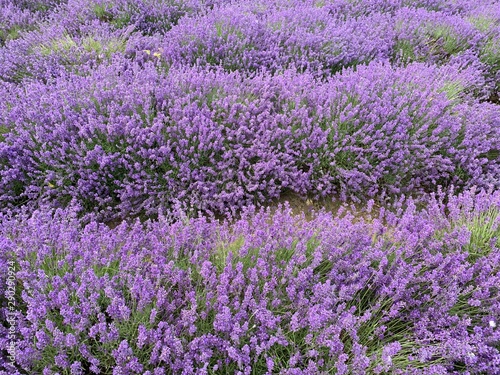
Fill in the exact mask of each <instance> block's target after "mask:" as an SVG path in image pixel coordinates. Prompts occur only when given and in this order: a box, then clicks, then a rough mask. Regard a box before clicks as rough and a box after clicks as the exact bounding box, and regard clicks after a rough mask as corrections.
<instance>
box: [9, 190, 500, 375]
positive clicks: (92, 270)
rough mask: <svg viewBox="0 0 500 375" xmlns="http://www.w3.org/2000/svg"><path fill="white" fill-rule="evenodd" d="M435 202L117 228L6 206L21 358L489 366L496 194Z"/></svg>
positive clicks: (49, 370)
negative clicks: (373, 211)
mask: <svg viewBox="0 0 500 375" xmlns="http://www.w3.org/2000/svg"><path fill="white" fill-rule="evenodd" d="M446 200H447V201H448V203H443V196H441V198H434V199H431V200H430V202H429V204H428V207H427V209H426V210H424V211H422V212H418V211H416V209H415V205H414V204H413V203H412V201H408V200H407V201H405V202H404V204H402V205H400V206H399V207H401V212H400V213H396V214H393V213H389V212H387V213H385V214H384V213H383V212H381V213H380V215H379V217H378V218H374V219H373V220H372V221H363V220H360V219H355V217H354V216H352V215H351V214H350V213H349V211H343V212H341V213H339V214H338V215H337V216H335V217H333V216H332V215H331V214H326V213H318V214H316V215H315V216H314V218H313V219H312V220H311V221H306V220H305V219H304V218H303V217H302V218H301V217H297V216H293V215H292V214H291V212H290V210H288V209H282V210H278V212H276V213H274V214H271V213H270V212H269V211H267V212H265V211H263V212H260V213H252V212H247V213H245V214H244V215H243V218H242V219H241V220H239V221H237V222H235V223H232V224H231V225H229V224H228V223H224V224H218V223H216V222H209V221H207V220H206V219H190V220H184V222H181V221H178V222H176V223H172V222H169V221H168V220H166V219H165V218H160V220H159V221H156V222H148V223H147V224H145V225H142V224H140V223H139V222H137V223H135V224H126V223H123V224H121V225H120V226H118V227H117V228H115V229H109V228H108V227H106V226H104V225H102V224H98V223H95V222H92V223H90V224H88V225H86V226H85V227H80V225H79V224H78V222H77V220H76V219H75V215H74V213H72V212H68V211H61V210H59V211H56V212H49V211H39V212H37V213H36V214H35V215H33V216H32V217H31V218H29V219H25V220H21V221H20V220H16V219H9V218H7V217H3V220H2V225H1V228H0V246H1V249H2V251H1V252H0V254H2V255H1V260H2V262H6V261H7V259H15V263H16V267H17V270H18V271H17V284H16V288H17V293H16V298H17V306H18V311H19V314H18V316H17V320H16V327H18V337H19V340H18V341H17V363H16V364H17V366H18V369H19V370H21V369H23V370H24V371H27V372H28V373H33V374H34V373H36V374H45V375H48V374H56V373H66V372H67V373H71V374H211V373H212V374H213V373H218V374H233V373H234V374H252V373H259V374H276V373H280V374H323V373H326V372H331V371H335V372H336V373H337V374H366V373H370V374H383V373H393V374H434V375H435V374H450V373H454V374H465V373H467V374H469V373H478V374H479V373H483V374H498V373H500V351H499V350H500V331H499V330H498V328H497V324H499V323H500V294H499V290H498V285H500V272H499V269H498V266H497V265H498V264H499V262H500V248H499V245H500V242H499V238H500V195H499V194H498V193H496V194H489V193H485V192H481V193H480V194H475V192H474V191H472V192H467V193H465V194H462V195H459V196H450V197H447V199H446ZM2 264H3V263H2ZM3 287H4V285H3V284H2V288H3ZM3 312H5V310H4V311H3ZM0 327H1V329H3V330H5V329H6V327H2V326H0ZM6 344H7V342H6V340H4V339H0V350H1V349H5V347H6ZM6 371H7V373H8V374H12V373H13V372H9V371H13V370H12V369H10V370H9V369H6ZM3 374H5V372H3Z"/></svg>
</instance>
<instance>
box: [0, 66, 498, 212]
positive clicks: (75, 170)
mask: <svg viewBox="0 0 500 375" xmlns="http://www.w3.org/2000/svg"><path fill="white" fill-rule="evenodd" d="M482 82H483V80H482V78H481V75H478V74H476V73H475V71H474V70H473V69H468V68H461V67H459V66H448V67H446V68H434V67H427V66H425V65H422V64H413V65H410V66H408V67H405V68H397V69H393V68H391V67H390V66H389V65H387V64H376V63H373V64H371V65H369V66H367V67H360V68H359V69H357V70H356V71H353V70H348V71H345V72H343V74H341V75H337V76H335V77H334V78H333V79H331V80H329V81H327V82H325V83H321V82H319V81H317V80H315V79H314V77H313V76H311V75H307V74H297V73H295V72H292V71H287V72H285V74H282V75H276V76H272V75H269V74H265V73H262V74H258V75H256V76H254V77H253V78H252V79H247V78H245V76H244V75H241V74H238V73H232V74H229V73H225V72H222V71H215V72H208V71H203V70H198V69H181V70H173V69H172V70H171V71H170V72H169V74H168V75H167V76H163V75H161V74H159V73H158V71H157V70H156V68H155V66H154V65H153V64H151V63H148V64H146V65H145V66H141V65H139V64H130V63H128V62H127V61H126V60H117V61H115V63H114V64H113V65H111V66H109V67H103V68H102V69H98V70H97V71H96V72H95V73H93V74H91V75H90V76H86V77H79V76H73V77H72V78H71V79H70V80H68V79H66V78H61V79H59V80H58V81H57V82H55V83H54V84H50V85H45V84H41V83H36V82H34V83H30V84H26V86H25V89H26V90H27V92H30V95H24V94H23V93H24V89H23V90H22V91H21V92H18V93H17V96H16V95H11V96H10V97H11V98H12V99H11V103H10V105H9V106H7V108H5V110H4V111H3V118H4V119H5V120H4V123H5V124H6V128H8V129H10V131H9V132H7V133H6V134H4V135H3V137H4V138H5V141H4V142H3V143H1V144H0V174H1V176H2V179H1V182H0V191H1V192H2V194H1V195H0V202H2V205H3V207H12V205H18V204H23V203H25V202H31V203H33V202H41V201H47V200H49V201H54V202H57V203H58V204H63V205H64V204H67V203H68V202H69V201H71V200H73V199H76V200H77V201H78V202H79V203H80V204H83V205H84V206H85V207H86V208H87V209H88V210H89V211H94V212H96V213H97V212H100V213H101V214H102V215H104V216H105V217H108V218H110V217H121V216H126V215H129V214H141V213H147V214H152V213H156V212H157V210H158V207H167V208H168V207H170V206H171V205H172V204H174V203H175V202H177V203H181V204H184V205H187V206H195V207H199V208H200V209H201V210H206V211H218V212H223V211H224V210H226V209H230V210H232V209H235V208H238V207H241V205H244V204H251V203H253V202H254V200H255V199H256V200H257V201H259V202H264V201H265V200H267V199H269V198H275V197H278V196H279V195H280V194H281V193H282V192H283V191H284V189H290V190H292V191H295V192H298V193H302V194H305V193H313V194H318V195H323V196H324V195H326V194H331V193H338V194H341V195H342V196H344V197H354V196H358V197H366V196H370V197H374V196H378V197H385V196H391V195H394V194H400V193H409V192H415V193H417V192H419V191H421V192H422V191H425V190H428V189H430V188H431V187H432V186H433V185H435V184H437V183H440V184H441V185H445V186H446V185H450V184H455V185H457V186H461V187H467V186H470V185H483V186H487V185H489V184H493V185H498V181H499V175H500V174H499V172H500V170H499V160H498V158H497V157H496V156H495V155H496V152H497V150H498V148H499V147H498V139H499V137H498V132H499V127H498V116H496V115H495V113H496V112H495V106H493V105H491V106H488V105H487V104H482V105H479V104H478V105H477V106H476V107H472V108H473V109H471V107H470V105H471V104H469V99H468V94H467V92H470V91H473V90H475V88H479V87H481V85H482ZM476 108H481V110H480V111H478V110H477V109H476ZM458 172H460V173H458Z"/></svg>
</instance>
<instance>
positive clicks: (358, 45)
mask: <svg viewBox="0 0 500 375" xmlns="http://www.w3.org/2000/svg"><path fill="white" fill-rule="evenodd" d="M431 3H432V4H431ZM148 4H149V3H147V2H130V1H129V0H120V1H114V2H107V1H93V2H90V3H89V2H79V1H70V2H69V3H68V4H67V5H66V6H64V7H63V6H61V7H59V8H57V9H58V11H57V12H55V13H54V14H53V15H52V18H51V19H50V23H49V24H48V25H45V26H43V27H42V28H41V30H39V31H36V32H32V33H27V34H23V37H22V38H21V39H20V40H17V41H13V42H10V43H9V45H8V46H7V47H6V48H3V49H2V50H0V62H2V68H1V69H0V77H1V78H2V79H3V80H7V81H14V82H20V81H22V80H23V79H26V78H30V79H32V78H35V79H44V80H47V79H49V78H52V77H54V76H58V75H60V74H62V73H64V72H65V71H66V70H68V69H69V70H70V71H73V72H74V71H76V72H79V73H80V74H85V71H88V70H92V69H94V66H95V65H96V64H100V63H103V62H104V63H109V57H110V56H111V55H114V54H120V55H123V54H125V55H126V56H129V57H131V58H134V57H136V56H139V57H140V56H142V54H143V51H145V50H146V51H149V53H150V54H151V55H155V56H156V57H155V58H157V59H160V58H161V59H162V61H163V63H164V64H166V65H167V66H170V65H174V66H179V65H180V66H184V65H189V66H191V65H202V66H222V67H224V69H226V70H229V71H236V70H237V71H240V72H253V71H257V70H263V69H264V70H267V71H271V72H279V71H283V70H286V69H289V68H295V69H299V70H307V71H308V72H310V73H311V74H316V75H319V76H322V77H324V76H330V75H332V74H333V73H335V72H337V71H340V70H342V69H343V68H345V67H349V66H356V65H359V64H366V63H368V62H370V61H386V60H390V61H391V62H392V63H394V64H397V65H399V64H405V63H408V62H411V61H421V62H430V63H437V64H446V63H449V62H450V61H451V62H454V61H459V62H461V63H470V64H475V66H476V68H477V69H479V70H481V71H482V72H483V74H484V75H485V76H486V77H487V78H488V79H489V80H490V82H493V83H494V84H495V85H496V82H498V77H497V74H498V71H499V67H498V61H499V56H500V54H499V45H498V40H499V36H500V13H499V10H498V9H499V7H498V4H497V3H495V2H485V3H483V4H481V6H479V5H478V6H475V7H472V6H465V5H464V4H462V3H458V4H456V6H455V7H453V6H449V4H448V5H446V4H442V2H430V3H429V4H428V3H426V2H423V3H421V4H415V3H413V4H410V3H406V2H401V1H374V2H373V4H371V5H370V4H369V3H367V4H365V3H364V2H360V4H363V8H362V9H365V11H364V12H362V13H359V12H358V11H357V10H355V9H348V8H349V7H347V8H346V7H344V6H343V5H342V4H343V3H342V2H335V3H333V4H327V3H326V2H310V1H298V2H295V3H287V2H282V1H269V2H258V3H255V2H245V1H243V2H235V3H232V4H231V3H228V4H224V2H218V3H217V4H214V3H203V2H196V1H192V2H186V3H179V4H177V3H174V4H171V3H161V4H156V5H153V4H149V5H148ZM349 4H351V5H352V6H354V7H357V6H359V4H357V3H354V5H353V4H352V2H349ZM356 4H357V5H356ZM214 5H217V6H214ZM344 5H346V4H344ZM346 6H347V5H346ZM162 7H167V8H168V9H163V8H162ZM184 8H185V9H184ZM372 8H373V9H372ZM356 9H358V8H356ZM360 9H361V8H360ZM370 9H372V11H370ZM376 9H378V11H375V10H376ZM155 22H156V23H158V24H157V25H156V24H155ZM151 23H152V24H151ZM150 24H151V25H150ZM148 25H149V26H148ZM133 30H134V31H135V32H133ZM148 30H149V31H148ZM158 32H160V34H163V35H160V34H158ZM146 34H149V35H151V36H147V35H146ZM129 38H130V40H129ZM127 42H128V43H127ZM89 64H90V65H91V66H90V67H89V66H88V65H89ZM496 90H498V87H496Z"/></svg>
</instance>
